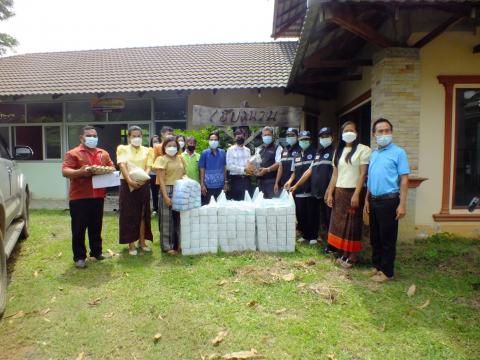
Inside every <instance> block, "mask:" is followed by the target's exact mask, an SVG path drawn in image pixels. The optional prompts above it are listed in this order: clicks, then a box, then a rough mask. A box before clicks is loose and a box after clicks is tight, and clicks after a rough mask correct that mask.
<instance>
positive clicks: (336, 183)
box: [326, 121, 371, 268]
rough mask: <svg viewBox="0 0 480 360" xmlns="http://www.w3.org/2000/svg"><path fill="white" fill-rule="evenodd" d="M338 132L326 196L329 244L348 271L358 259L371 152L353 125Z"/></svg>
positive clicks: (350, 124) (345, 126)
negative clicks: (359, 137)
mask: <svg viewBox="0 0 480 360" xmlns="http://www.w3.org/2000/svg"><path fill="white" fill-rule="evenodd" d="M340 133H341V137H340V139H341V140H340V139H339V141H338V146H337V150H336V153H335V156H334V161H333V163H334V168H333V174H332V178H331V180H330V185H329V187H328V191H327V194H326V202H327V205H328V206H329V207H333V209H332V215H331V220H330V227H329V230H328V243H329V244H330V245H332V246H334V247H336V248H337V249H339V250H341V251H343V255H342V256H341V257H340V258H338V259H337V263H338V264H340V265H341V266H342V267H344V268H351V267H352V266H353V264H354V263H355V262H356V260H357V253H358V252H359V251H360V250H362V243H361V239H362V226H363V214H362V209H363V202H364V199H365V178H366V176H367V169H368V162H369V158H370V152H371V150H370V148H369V147H368V146H366V145H362V144H360V143H359V140H358V132H357V127H356V125H355V124H354V123H353V122H350V121H347V122H346V123H344V124H343V125H342V128H341V130H340Z"/></svg>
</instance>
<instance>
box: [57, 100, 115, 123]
mask: <svg viewBox="0 0 480 360" xmlns="http://www.w3.org/2000/svg"><path fill="white" fill-rule="evenodd" d="M66 104H67V108H66V113H67V121H68V122H85V123H89V122H94V121H106V119H107V115H106V114H105V113H103V112H98V111H92V108H91V105H90V102H88V101H71V102H67V103H66Z"/></svg>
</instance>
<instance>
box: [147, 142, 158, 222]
mask: <svg viewBox="0 0 480 360" xmlns="http://www.w3.org/2000/svg"><path fill="white" fill-rule="evenodd" d="M157 144H160V138H159V137H158V135H153V136H152V138H151V139H150V148H151V149H152V151H153V149H154V147H155V145H157ZM149 175H150V191H151V193H152V204H153V210H152V215H157V213H158V185H157V173H156V172H155V171H153V170H150V174H149Z"/></svg>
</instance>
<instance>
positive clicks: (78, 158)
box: [62, 126, 113, 268]
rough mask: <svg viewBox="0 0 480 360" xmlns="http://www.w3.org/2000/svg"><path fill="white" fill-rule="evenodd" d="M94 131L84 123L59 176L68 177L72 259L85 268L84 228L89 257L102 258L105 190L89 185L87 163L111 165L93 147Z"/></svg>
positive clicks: (105, 154)
mask: <svg viewBox="0 0 480 360" xmlns="http://www.w3.org/2000/svg"><path fill="white" fill-rule="evenodd" d="M97 143H98V137H97V131H96V130H95V128H94V127H93V126H85V127H83V128H82V130H81V131H80V145H78V146H77V147H76V148H73V149H72V150H70V151H68V152H67V153H66V154H65V158H64V160H63V165H62V175H63V176H65V177H67V178H69V179H70V193H69V199H70V202H69V206H70V217H71V218H72V250H73V261H74V262H75V266H76V267H77V268H85V267H86V263H85V259H86V258H87V250H86V248H85V231H86V230H87V229H88V240H89V244H90V256H91V257H94V258H96V259H97V260H103V259H104V256H103V255H102V222H103V202H104V198H105V195H106V190H105V189H94V188H93V187H92V173H91V172H90V171H89V170H87V167H88V166H91V165H101V166H113V162H112V160H111V159H110V155H109V154H108V152H106V151H105V150H103V149H100V148H97Z"/></svg>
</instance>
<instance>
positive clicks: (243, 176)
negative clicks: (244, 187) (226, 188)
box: [230, 175, 248, 179]
mask: <svg viewBox="0 0 480 360" xmlns="http://www.w3.org/2000/svg"><path fill="white" fill-rule="evenodd" d="M230 177H236V178H241V179H242V178H247V177H248V175H230Z"/></svg>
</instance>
